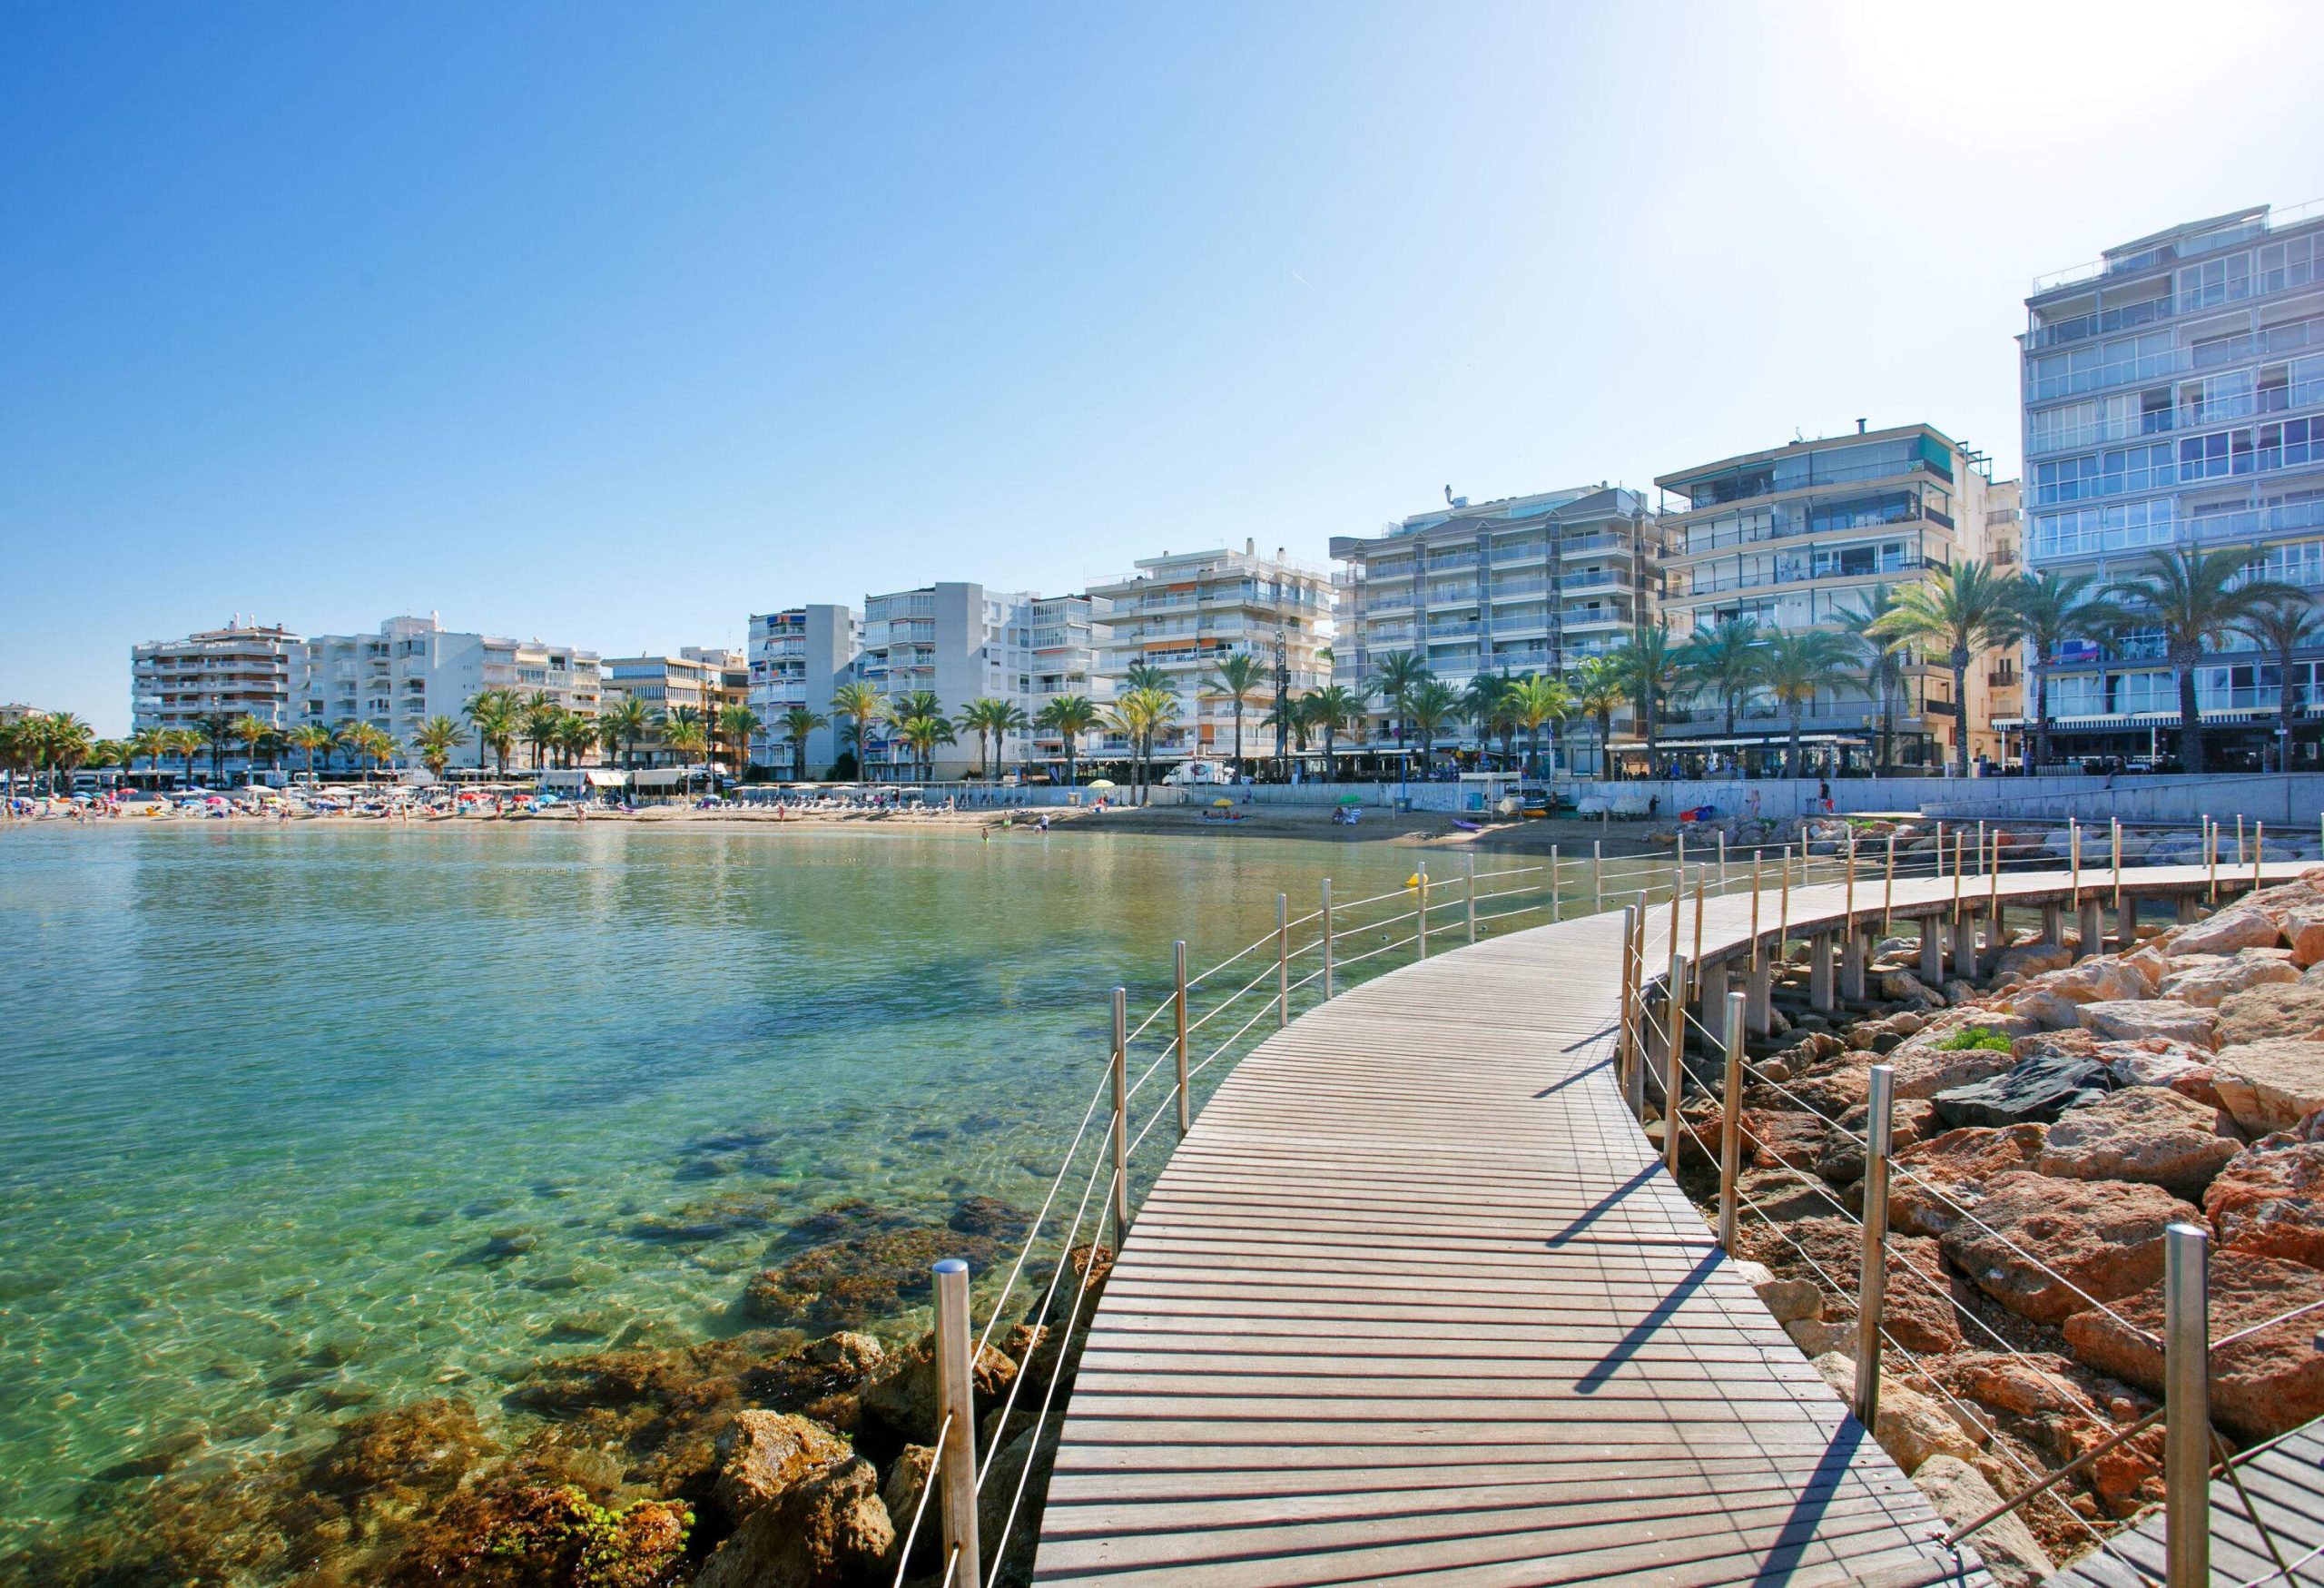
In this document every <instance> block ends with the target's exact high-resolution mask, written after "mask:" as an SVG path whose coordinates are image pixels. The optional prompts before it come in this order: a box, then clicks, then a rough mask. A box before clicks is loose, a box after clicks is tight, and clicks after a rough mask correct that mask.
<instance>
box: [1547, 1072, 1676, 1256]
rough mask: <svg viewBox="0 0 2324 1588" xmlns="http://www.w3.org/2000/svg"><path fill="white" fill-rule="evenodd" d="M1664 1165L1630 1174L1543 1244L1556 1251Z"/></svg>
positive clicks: (1604, 1214)
mask: <svg viewBox="0 0 2324 1588" xmlns="http://www.w3.org/2000/svg"><path fill="white" fill-rule="evenodd" d="M1551 1090H1556V1089H1555V1088H1551ZM1542 1095H1543V1096H1547V1095H1548V1093H1546V1092H1545V1093H1543V1094H1542ZM1661 1168H1662V1165H1661V1162H1660V1160H1659V1159H1658V1160H1657V1161H1655V1162H1653V1163H1649V1164H1648V1165H1647V1166H1646V1167H1645V1168H1643V1169H1640V1170H1639V1171H1638V1172H1637V1173H1636V1174H1634V1175H1632V1176H1630V1179H1626V1180H1624V1181H1623V1182H1622V1183H1621V1184H1620V1185H1619V1186H1616V1187H1615V1188H1614V1189H1612V1190H1610V1191H1609V1192H1607V1193H1606V1194H1605V1195H1604V1196H1602V1197H1600V1198H1598V1199H1597V1200H1596V1201H1595V1202H1592V1203H1591V1204H1590V1207H1589V1208H1588V1210H1587V1211H1585V1212H1584V1213H1582V1215H1581V1217H1580V1218H1576V1219H1575V1220H1574V1221H1573V1222H1572V1223H1571V1224H1569V1225H1567V1226H1566V1227H1565V1228H1563V1229H1561V1230H1559V1231H1558V1232H1557V1233H1556V1234H1555V1235H1553V1236H1551V1237H1550V1238H1549V1239H1548V1240H1546V1241H1544V1242H1542V1244H1543V1245H1544V1246H1546V1247H1548V1248H1550V1249H1551V1251H1555V1250H1557V1248H1560V1247H1561V1246H1563V1245H1565V1244H1566V1243H1567V1242H1568V1241H1571V1240H1572V1239H1574V1238H1577V1237H1579V1236H1580V1235H1581V1232H1582V1231H1583V1230H1585V1229H1587V1228H1590V1226H1591V1225H1593V1224H1595V1223H1597V1222H1598V1220H1600V1218H1605V1217H1606V1215H1607V1214H1609V1213H1610V1212H1612V1211H1613V1210H1614V1209H1615V1208H1617V1207H1618V1206H1620V1203H1621V1200H1622V1198H1625V1197H1627V1196H1629V1195H1630V1193H1631V1192H1632V1191H1635V1190H1637V1189H1639V1188H1640V1186H1642V1185H1644V1184H1646V1182H1647V1181H1649V1180H1650V1179H1653V1178H1654V1177H1655V1175H1656V1174H1657V1173H1658V1172H1659V1171H1660V1169H1661Z"/></svg>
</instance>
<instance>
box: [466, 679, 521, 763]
mask: <svg viewBox="0 0 2324 1588" xmlns="http://www.w3.org/2000/svg"><path fill="white" fill-rule="evenodd" d="M523 709H524V708H523V707H522V706H521V705H518V704H517V695H516V692H515V691H513V690H508V689H481V690H478V692H477V693H476V694H475V695H473V696H471V697H470V698H469V700H468V705H465V706H463V707H461V715H464V716H466V717H467V718H468V726H469V727H470V728H472V729H474V730H475V732H476V764H477V765H478V766H479V767H481V766H483V764H484V758H485V755H486V754H487V752H489V753H490V754H491V755H492V756H493V758H494V759H495V760H496V761H497V763H498V764H499V767H500V775H501V776H503V777H506V776H507V775H508V752H509V751H510V749H512V748H513V747H514V746H515V745H516V743H517V729H518V726H519V718H520V714H521V713H522V711H523Z"/></svg>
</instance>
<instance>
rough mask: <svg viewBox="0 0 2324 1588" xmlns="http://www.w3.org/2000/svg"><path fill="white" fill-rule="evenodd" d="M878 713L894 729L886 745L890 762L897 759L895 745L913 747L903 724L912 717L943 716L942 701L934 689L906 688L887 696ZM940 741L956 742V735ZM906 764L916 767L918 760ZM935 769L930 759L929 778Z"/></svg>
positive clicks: (948, 720)
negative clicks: (898, 693) (897, 693)
mask: <svg viewBox="0 0 2324 1588" xmlns="http://www.w3.org/2000/svg"><path fill="white" fill-rule="evenodd" d="M880 715H881V717H882V718H883V719H885V720H886V722H887V724H888V725H889V726H890V727H891V728H893V729H894V730H895V732H894V733H893V734H892V735H890V740H889V745H888V760H889V762H890V763H891V764H893V763H894V762H895V761H896V760H897V755H896V746H897V745H902V746H903V747H904V748H905V749H907V750H910V749H912V748H913V745H912V743H911V740H910V739H908V738H906V737H905V736H904V725H905V724H906V723H908V722H910V721H911V719H912V718H914V717H940V716H943V715H944V703H943V701H942V700H940V699H939V698H938V697H937V694H936V691H934V690H933V689H907V690H905V691H904V692H903V693H902V694H901V695H891V696H889V697H888V699H887V700H886V701H885V702H883V703H882V704H881V707H880ZM946 721H947V723H948V725H949V723H950V718H946ZM941 743H944V744H948V745H950V744H955V743H958V738H957V735H956V736H955V737H954V738H951V739H946V740H943V741H941ZM907 764H909V765H911V766H914V767H917V766H918V765H919V762H918V760H917V759H914V760H912V761H911V762H910V763H907ZM935 771H936V766H935V763H934V762H933V761H932V760H931V762H930V763H929V766H928V773H929V776H930V777H931V779H932V778H933V776H934V774H935Z"/></svg>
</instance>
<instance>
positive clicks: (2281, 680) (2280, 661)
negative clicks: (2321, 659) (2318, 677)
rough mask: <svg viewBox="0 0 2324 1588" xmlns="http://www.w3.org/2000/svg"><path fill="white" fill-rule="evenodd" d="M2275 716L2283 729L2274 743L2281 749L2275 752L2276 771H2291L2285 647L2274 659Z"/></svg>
mask: <svg viewBox="0 0 2324 1588" xmlns="http://www.w3.org/2000/svg"><path fill="white" fill-rule="evenodd" d="M2276 715H2277V718H2278V720H2279V722H2280V725H2281V726H2282V728H2283V732H2282V733H2281V734H2280V735H2277V740H2276V742H2277V743H2278V744H2280V745H2282V746H2283V748H2281V749H2280V750H2278V751H2277V752H2276V770H2277V771H2278V772H2290V770H2291V718H2292V696H2291V647H2290V646H2285V647H2284V648H2283V650H2282V652H2281V653H2280V654H2279V655H2278V656H2277V657H2276Z"/></svg>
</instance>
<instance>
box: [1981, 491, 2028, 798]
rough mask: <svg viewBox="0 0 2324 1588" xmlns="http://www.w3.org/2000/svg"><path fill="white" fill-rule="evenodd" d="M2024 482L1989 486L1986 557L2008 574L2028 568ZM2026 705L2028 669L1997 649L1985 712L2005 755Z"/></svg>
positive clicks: (2006, 651)
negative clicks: (2022, 501)
mask: <svg viewBox="0 0 2324 1588" xmlns="http://www.w3.org/2000/svg"><path fill="white" fill-rule="evenodd" d="M2021 495H2022V492H2021V488H2020V482H2019V481H2017V480H2014V479H1997V480H1995V481H1994V482H1993V483H1992V484H1991V485H1989V486H1987V487H1986V488H1985V557H1984V560H1985V562H1986V564H1987V566H1988V567H1991V568H1992V569H1993V570H1994V573H1995V574H1996V575H1998V576H2000V577H2004V578H2007V577H2012V576H2013V575H2016V574H2022V573H2024V571H2025V523H2024V513H2023V512H2022V511H2021V510H2020V503H2019V498H2020V497H2021ZM2024 709H2025V673H2024V667H2023V666H2021V665H2020V658H2019V656H2018V655H2017V653H2016V652H2015V651H2014V650H2010V649H2003V650H1999V651H1996V652H1995V653H1994V655H1993V656H1992V657H1991V658H1989V659H1988V661H1987V663H1986V665H1985V715H1986V720H1987V721H1988V722H1990V723H1991V724H1992V725H1993V728H1994V734H1995V736H1996V740H1997V741H1998V749H1999V750H2000V751H2001V752H2003V754H2002V756H2001V758H2002V759H2003V760H2004V761H2006V760H2008V759H2009V756H2008V755H2007V754H2006V752H2007V751H2008V749H2009V744H2008V739H2007V733H2008V725H2011V724H2014V723H2015V722H2016V721H2017V720H2018V719H2019V716H2020V715H2021V714H2022V713H2023V712H2024Z"/></svg>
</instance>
